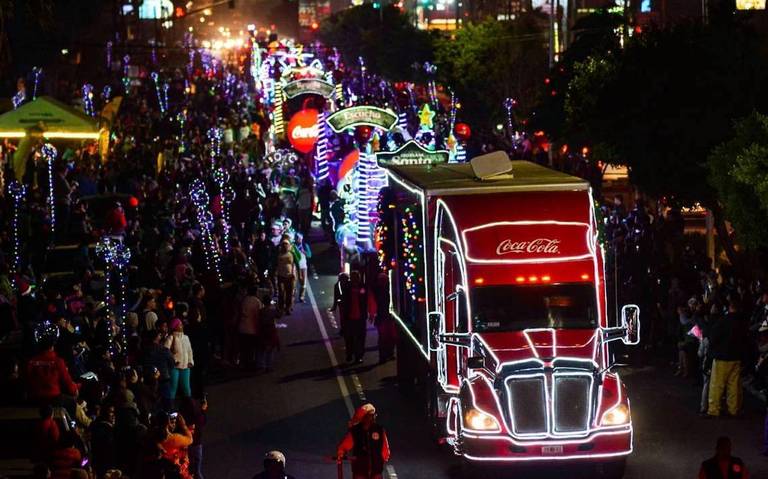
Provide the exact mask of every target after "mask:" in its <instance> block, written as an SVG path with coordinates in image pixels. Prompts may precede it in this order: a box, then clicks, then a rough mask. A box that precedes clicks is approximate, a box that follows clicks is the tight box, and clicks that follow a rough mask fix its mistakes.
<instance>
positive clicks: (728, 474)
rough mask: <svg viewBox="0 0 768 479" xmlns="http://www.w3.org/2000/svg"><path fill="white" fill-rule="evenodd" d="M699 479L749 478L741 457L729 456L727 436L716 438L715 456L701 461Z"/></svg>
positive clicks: (729, 447) (729, 443) (729, 445)
mask: <svg viewBox="0 0 768 479" xmlns="http://www.w3.org/2000/svg"><path fill="white" fill-rule="evenodd" d="M699 479H749V471H748V470H747V467H746V466H745V465H744V463H743V462H742V461H741V459H739V458H738V457H734V456H731V440H730V439H729V438H727V437H725V436H723V437H719V438H717V448H716V449H715V456H714V457H713V458H711V459H707V460H706V461H704V462H702V463H701V469H699Z"/></svg>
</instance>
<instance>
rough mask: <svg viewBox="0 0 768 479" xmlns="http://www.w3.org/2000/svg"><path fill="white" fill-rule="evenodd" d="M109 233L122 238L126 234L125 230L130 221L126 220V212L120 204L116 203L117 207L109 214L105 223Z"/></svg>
mask: <svg viewBox="0 0 768 479" xmlns="http://www.w3.org/2000/svg"><path fill="white" fill-rule="evenodd" d="M104 226H105V229H106V230H107V233H108V234H110V235H114V236H122V235H124V234H125V228H126V227H127V226H128V220H126V219H125V210H124V209H123V205H121V204H120V202H119V201H118V202H115V206H114V207H113V208H112V209H111V210H109V213H107V218H106V221H105V222H104Z"/></svg>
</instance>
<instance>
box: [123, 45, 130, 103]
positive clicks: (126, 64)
mask: <svg viewBox="0 0 768 479" xmlns="http://www.w3.org/2000/svg"><path fill="white" fill-rule="evenodd" d="M130 61H131V56H130V55H126V56H124V57H123V80H122V81H123V89H124V90H125V94H126V95H128V93H130V91H131V77H130V72H131V65H130Z"/></svg>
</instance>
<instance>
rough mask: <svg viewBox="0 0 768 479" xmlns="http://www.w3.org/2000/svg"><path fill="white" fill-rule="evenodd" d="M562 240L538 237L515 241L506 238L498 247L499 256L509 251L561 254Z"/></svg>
mask: <svg viewBox="0 0 768 479" xmlns="http://www.w3.org/2000/svg"><path fill="white" fill-rule="evenodd" d="M559 245H560V240H557V239H550V238H536V239H535V240H531V241H513V240H511V239H505V240H504V241H502V242H501V243H499V245H498V246H497V247H496V254H497V255H499V256H502V255H505V254H509V253H533V254H536V253H546V254H560V246H559Z"/></svg>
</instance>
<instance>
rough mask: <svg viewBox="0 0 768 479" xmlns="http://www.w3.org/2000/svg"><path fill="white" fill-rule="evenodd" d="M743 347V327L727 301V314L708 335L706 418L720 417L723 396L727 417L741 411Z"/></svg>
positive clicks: (736, 310)
mask: <svg viewBox="0 0 768 479" xmlns="http://www.w3.org/2000/svg"><path fill="white" fill-rule="evenodd" d="M746 344H747V323H746V321H745V320H744V318H743V316H742V315H741V313H740V312H739V311H738V305H737V304H736V302H735V301H731V303H730V304H729V305H728V314H726V315H725V317H723V318H722V319H719V320H717V321H715V323H714V324H712V326H711V328H710V331H709V350H710V353H711V355H712V358H713V361H712V374H711V379H710V383H709V408H708V411H707V414H708V415H709V416H712V417H717V416H719V415H720V405H721V403H722V398H723V393H725V395H726V398H727V399H726V402H727V404H728V414H730V415H732V416H735V415H737V414H738V413H739V409H740V408H741V359H742V351H743V350H744V348H745V346H746Z"/></svg>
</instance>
